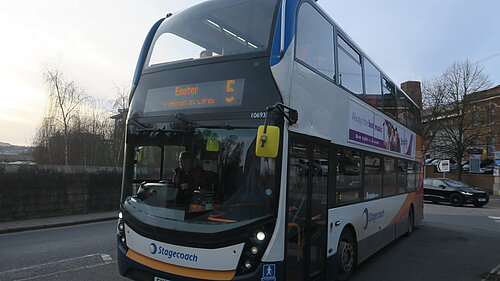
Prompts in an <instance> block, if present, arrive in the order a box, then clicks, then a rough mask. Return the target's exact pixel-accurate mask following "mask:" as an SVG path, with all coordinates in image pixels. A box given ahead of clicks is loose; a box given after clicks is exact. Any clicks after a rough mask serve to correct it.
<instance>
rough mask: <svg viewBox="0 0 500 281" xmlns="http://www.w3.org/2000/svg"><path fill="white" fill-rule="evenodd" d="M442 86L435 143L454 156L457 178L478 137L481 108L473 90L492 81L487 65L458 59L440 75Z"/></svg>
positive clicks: (436, 89) (483, 86) (459, 177)
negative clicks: (473, 98) (474, 99)
mask: <svg viewBox="0 0 500 281" xmlns="http://www.w3.org/2000/svg"><path fill="white" fill-rule="evenodd" d="M437 85H438V86H439V87H438V88H434V91H436V92H437V93H442V95H443V104H444V105H443V108H442V111H441V113H440V114H441V118H440V121H439V122H438V123H439V128H438V131H437V132H438V133H437V134H436V135H435V136H434V140H433V142H434V147H436V148H437V149H439V150H440V151H441V152H442V153H445V154H447V155H449V156H450V157H452V158H453V159H455V161H456V162H457V165H458V169H457V173H458V179H459V180H461V178H462V169H461V166H460V163H461V162H462V159H463V156H464V154H465V152H466V150H467V148H468V147H470V146H472V145H473V144H474V141H475V140H476V139H477V138H478V137H479V135H480V133H479V126H477V118H476V117H477V116H478V110H480V109H477V108H474V106H473V104H472V103H470V101H469V96H470V95H471V94H472V93H475V92H478V91H481V90H483V89H486V88H487V87H489V86H490V85H491V83H490V81H489V78H488V75H487V74H486V73H485V72H484V69H483V68H482V67H480V66H479V65H477V64H474V63H471V62H470V61H468V60H466V61H463V62H455V63H453V64H452V65H451V66H450V67H448V69H447V70H446V71H445V72H444V73H443V74H442V75H441V77H440V78H439V83H438V84H437Z"/></svg>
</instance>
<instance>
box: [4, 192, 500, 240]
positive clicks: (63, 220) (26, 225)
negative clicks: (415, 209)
mask: <svg viewBox="0 0 500 281" xmlns="http://www.w3.org/2000/svg"><path fill="white" fill-rule="evenodd" d="M499 203H500V196H499V195H490V203H489V205H497V204H499ZM486 206H488V205H486ZM116 219H118V211H111V212H103V213H92V214H84V215H72V216H61V217H50V218H39V219H31V220H18V221H9V222H0V234H3V233H13V232H20V231H27V230H36V229H43V228H52V227H60V226H69V225H78V224H84V223H91V222H100V221H109V220H116Z"/></svg>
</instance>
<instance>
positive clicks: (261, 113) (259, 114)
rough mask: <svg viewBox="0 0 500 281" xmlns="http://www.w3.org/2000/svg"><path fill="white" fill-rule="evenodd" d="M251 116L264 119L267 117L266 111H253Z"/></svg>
mask: <svg viewBox="0 0 500 281" xmlns="http://www.w3.org/2000/svg"><path fill="white" fill-rule="evenodd" d="M250 118H252V119H264V118H266V112H264V111H263V112H252V113H250Z"/></svg>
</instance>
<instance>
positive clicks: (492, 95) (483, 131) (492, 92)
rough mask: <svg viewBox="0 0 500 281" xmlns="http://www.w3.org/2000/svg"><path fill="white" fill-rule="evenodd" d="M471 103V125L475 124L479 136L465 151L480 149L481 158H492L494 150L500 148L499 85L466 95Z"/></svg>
mask: <svg viewBox="0 0 500 281" xmlns="http://www.w3.org/2000/svg"><path fill="white" fill-rule="evenodd" d="M466 100H467V101H468V102H469V103H470V104H471V105H472V110H473V113H472V115H471V118H472V120H473V121H472V123H473V126H477V128H478V129H479V134H480V136H479V137H477V138H476V139H475V140H474V144H473V147H471V149H469V150H468V152H469V153H466V155H465V159H468V157H469V155H470V153H473V152H478V151H481V152H482V153H481V160H485V159H493V154H494V152H495V151H497V150H500V145H498V143H499V142H500V85H498V86H496V87H494V88H491V89H488V90H484V91H480V92H476V93H473V94H471V95H468V96H467V97H466Z"/></svg>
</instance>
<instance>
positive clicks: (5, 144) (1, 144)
mask: <svg viewBox="0 0 500 281" xmlns="http://www.w3.org/2000/svg"><path fill="white" fill-rule="evenodd" d="M0 146H12V144H10V143H6V142H1V141H0Z"/></svg>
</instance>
